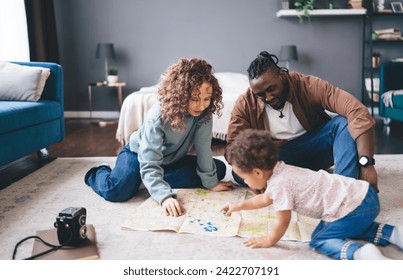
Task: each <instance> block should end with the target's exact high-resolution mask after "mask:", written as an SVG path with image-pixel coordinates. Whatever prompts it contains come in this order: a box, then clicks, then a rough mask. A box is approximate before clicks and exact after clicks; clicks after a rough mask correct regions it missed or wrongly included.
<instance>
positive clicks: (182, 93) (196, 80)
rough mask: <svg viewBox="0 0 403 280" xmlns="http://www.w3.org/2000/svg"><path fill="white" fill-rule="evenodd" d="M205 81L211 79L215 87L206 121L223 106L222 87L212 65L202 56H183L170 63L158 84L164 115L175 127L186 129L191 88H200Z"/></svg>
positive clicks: (162, 113)
mask: <svg viewBox="0 0 403 280" xmlns="http://www.w3.org/2000/svg"><path fill="white" fill-rule="evenodd" d="M204 82H209V83H210V84H211V86H212V88H213V95H212V97H211V103H210V106H209V107H208V108H207V109H206V112H205V120H206V122H207V121H209V120H210V119H211V115H212V114H213V113H214V112H217V114H218V115H219V116H220V115H221V109H222V108H223V106H224V105H223V103H222V89H221V87H220V85H219V84H218V81H217V79H216V77H214V75H213V67H212V66H211V65H210V64H209V63H208V62H207V61H205V60H203V59H197V58H192V59H184V58H182V59H179V61H178V62H177V63H176V64H173V65H172V66H170V67H169V68H168V69H167V71H166V72H165V74H164V75H163V78H162V81H161V84H160V86H159V88H158V99H159V101H160V106H161V117H162V119H163V120H164V121H168V122H169V123H170V124H171V126H172V129H173V130H177V131H183V130H184V129H185V125H184V122H185V116H186V114H188V106H189V100H190V99H191V95H192V91H193V90H194V89H198V88H199V87H200V86H201V85H202V83H204ZM199 94H200V93H199Z"/></svg>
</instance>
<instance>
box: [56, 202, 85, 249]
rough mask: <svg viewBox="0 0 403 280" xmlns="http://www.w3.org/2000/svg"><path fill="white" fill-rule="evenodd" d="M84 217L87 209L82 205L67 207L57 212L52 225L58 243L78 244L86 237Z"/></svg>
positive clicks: (63, 244) (65, 244)
mask: <svg viewBox="0 0 403 280" xmlns="http://www.w3.org/2000/svg"><path fill="white" fill-rule="evenodd" d="M86 217H87V210H86V209H85V208H83V207H68V208H66V209H64V210H63V211H61V212H60V213H59V215H58V216H57V217H56V222H55V223H54V226H55V227H56V228H57V238H58V240H59V243H60V245H62V246H78V245H80V243H81V242H83V241H84V240H86V239H87V226H86V224H85V221H86Z"/></svg>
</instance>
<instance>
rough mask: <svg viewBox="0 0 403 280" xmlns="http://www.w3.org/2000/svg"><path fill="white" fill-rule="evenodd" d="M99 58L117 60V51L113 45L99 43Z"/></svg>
mask: <svg viewBox="0 0 403 280" xmlns="http://www.w3.org/2000/svg"><path fill="white" fill-rule="evenodd" d="M97 58H112V59H114V58H115V49H114V48H113V44H111V43H99V44H98V45H97Z"/></svg>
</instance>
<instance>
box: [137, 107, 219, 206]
mask: <svg viewBox="0 0 403 280" xmlns="http://www.w3.org/2000/svg"><path fill="white" fill-rule="evenodd" d="M204 118H205V114H202V115H200V116H198V117H193V116H192V115H190V114H189V115H187V116H186V119H185V126H186V130H185V131H173V130H172V127H171V125H170V124H169V123H167V122H165V121H163V120H162V119H161V111H160V106H159V103H157V104H155V105H154V106H153V107H152V108H151V109H150V110H149V111H148V112H147V116H146V120H145V121H144V123H143V125H142V126H141V127H140V128H139V130H137V131H136V132H134V133H133V134H132V135H131V136H130V150H131V151H133V152H135V153H137V154H138V159H139V163H140V174H141V179H142V181H143V183H144V186H145V187H146V188H147V189H148V191H149V193H150V195H151V196H152V197H153V198H154V199H155V200H156V201H157V202H158V203H161V202H162V201H163V200H164V199H165V198H166V197H168V196H173V197H175V195H174V194H173V192H172V189H171V187H170V186H169V184H168V183H167V182H165V181H164V178H163V174H164V170H163V166H167V165H170V164H173V163H175V162H177V161H178V160H180V159H181V158H183V157H184V156H185V155H187V153H188V152H189V150H190V148H191V147H192V146H193V145H194V147H195V150H196V155H197V170H196V171H197V174H198V175H199V176H200V179H201V182H202V184H203V187H205V188H211V187H214V186H215V185H217V184H218V182H219V181H218V178H217V172H216V166H215V163H214V160H213V157H212V152H211V138H212V119H210V120H209V121H208V122H206V121H205V119H204Z"/></svg>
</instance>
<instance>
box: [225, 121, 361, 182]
mask: <svg viewBox="0 0 403 280" xmlns="http://www.w3.org/2000/svg"><path fill="white" fill-rule="evenodd" d="M347 124H348V123H347V119H346V118H345V117H342V116H336V117H334V118H333V119H331V120H329V121H328V122H327V123H325V124H324V125H323V126H321V127H319V128H318V129H316V130H314V131H311V132H307V133H305V134H303V135H301V136H300V137H298V138H295V139H293V140H290V141H288V142H287V143H285V144H284V145H283V146H281V149H280V154H279V159H280V160H282V161H284V162H285V163H287V164H291V165H294V166H300V167H304V168H309V169H312V170H319V169H324V170H326V169H328V168H329V167H332V166H333V165H334V173H335V174H340V175H344V176H347V177H351V178H358V175H359V166H358V163H357V162H358V156H357V145H356V143H355V140H354V139H353V138H352V137H351V135H350V132H349V131H348V130H347ZM232 174H233V176H234V179H235V180H236V181H237V182H238V183H239V184H241V185H245V184H244V183H243V180H242V179H241V178H240V177H239V176H237V175H236V174H235V173H234V172H233V173H232Z"/></svg>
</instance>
